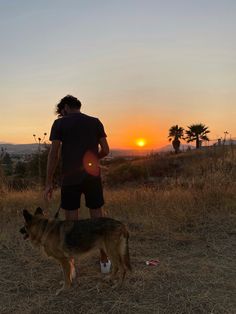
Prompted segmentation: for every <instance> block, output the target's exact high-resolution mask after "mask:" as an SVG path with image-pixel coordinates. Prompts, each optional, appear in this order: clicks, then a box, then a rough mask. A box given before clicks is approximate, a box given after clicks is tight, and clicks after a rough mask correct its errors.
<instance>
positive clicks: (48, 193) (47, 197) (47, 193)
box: [44, 184, 53, 201]
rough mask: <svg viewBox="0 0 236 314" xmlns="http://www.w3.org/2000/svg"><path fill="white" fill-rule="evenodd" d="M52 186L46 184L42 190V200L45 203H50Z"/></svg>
mask: <svg viewBox="0 0 236 314" xmlns="http://www.w3.org/2000/svg"><path fill="white" fill-rule="evenodd" d="M52 192H53V186H52V184H48V185H46V187H45V190H44V199H45V201H50V200H51V198H52Z"/></svg>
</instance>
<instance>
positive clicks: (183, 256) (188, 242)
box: [0, 221, 236, 314]
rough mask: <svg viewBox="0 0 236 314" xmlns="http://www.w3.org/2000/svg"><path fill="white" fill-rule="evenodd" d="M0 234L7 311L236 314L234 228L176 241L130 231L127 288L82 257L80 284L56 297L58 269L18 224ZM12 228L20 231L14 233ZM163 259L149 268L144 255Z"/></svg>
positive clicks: (0, 308)
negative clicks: (24, 236)
mask: <svg viewBox="0 0 236 314" xmlns="http://www.w3.org/2000/svg"><path fill="white" fill-rule="evenodd" d="M5 227H6V229H5V228H4V229H5V230H8V234H5V235H4V234H2V236H1V242H0V243H1V244H0V249H1V254H0V269H1V278H0V304H1V305H0V312H1V313H2V314H3V313H9V314H10V313H35V314H36V313H40V314H41V313H50V314H52V313H57V314H59V313H86V314H89V313H171V314H174V313H201V314H202V313H236V284H235V282H236V266H235V265H236V263H235V261H236V250H235V243H236V242H235V240H236V233H235V232H233V231H232V230H231V231H228V232H226V231H225V230H222V232H219V230H218V231H217V233H215V232H214V228H213V229H212V230H213V231H208V233H207V235H204V234H201V236H199V235H196V234H193V233H191V234H183V233H181V234H177V233H176V234H174V235H172V237H171V238H161V237H160V236H158V235H155V234H150V233H143V232H142V231H141V230H140V231H138V230H136V231H133V233H132V237H131V241H130V251H131V252H130V253H131V258H132V264H133V269H134V271H133V273H132V274H130V275H129V276H128V278H127V281H126V283H125V285H124V287H123V288H121V289H117V290H112V289H111V288H110V286H108V285H107V284H104V283H103V281H102V280H101V278H102V277H101V274H100V273H99V267H98V264H97V263H96V260H97V258H96V256H93V257H90V258H89V259H87V260H84V261H82V262H81V272H80V279H79V283H78V284H76V285H75V286H74V287H73V288H72V289H71V290H70V291H69V292H65V293H63V294H62V295H60V296H55V291H56V289H57V288H58V287H59V281H60V280H61V278H62V277H61V271H60V268H59V267H58V266H57V264H56V263H55V262H54V261H53V260H49V259H47V258H45V257H43V256H42V255H41V254H40V253H39V252H38V250H37V249H33V248H32V247H31V246H30V244H29V241H23V240H22V238H21V235H20V234H18V229H17V230H16V228H18V224H17V227H15V226H13V225H12V223H11V222H10V221H9V222H7V223H6V226H5ZM14 230H15V232H13V231H14ZM150 258H159V259H160V265H159V266H157V267H150V266H146V265H145V260H146V259H150Z"/></svg>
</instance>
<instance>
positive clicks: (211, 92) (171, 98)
mask: <svg viewBox="0 0 236 314" xmlns="http://www.w3.org/2000/svg"><path fill="white" fill-rule="evenodd" d="M0 45H1V47H0V66H1V71H0V142H8V143H9V142H10V143H31V142H33V141H34V139H33V134H36V135H37V136H39V137H41V136H42V135H43V133H44V132H47V133H50V128H51V124H52V122H53V121H54V120H55V119H56V116H55V113H54V110H55V106H56V104H57V103H58V102H59V100H60V99H61V98H62V97H64V96H65V95H67V94H72V95H74V96H76V97H78V99H80V101H81V102H82V108H81V110H82V112H83V113H86V114H88V115H92V116H96V117H98V118H99V119H100V120H101V121H102V123H103V124H104V127H105V130H106V133H107V135H108V141H109V144H110V146H111V147H112V148H133V147H134V146H135V141H136V139H137V138H144V139H146V142H147V146H146V147H147V148H151V149H155V148H158V147H161V146H164V145H166V144H167V143H168V139H167V136H168V130H169V128H170V127H171V126H172V125H176V124H178V125H179V126H182V127H184V128H187V126H188V125H190V124H193V123H203V124H205V125H207V126H208V127H209V129H210V131H211V133H210V134H209V137H210V138H211V139H216V138H219V137H223V136H224V132H225V131H228V132H229V134H231V136H232V137H236V123H235V121H236V88H235V87H236V1H235V0H221V1H219V0H198V1H196V0H178V1H177V0H165V1H163V0H145V1H144V0H142V1H141V0H120V1H117V0H99V1H96V0H93V1H92V0H86V1H85V0H83V1H81V0H66V1H61V0H41V1H36V0H21V1H19V0H11V1H8V0H0Z"/></svg>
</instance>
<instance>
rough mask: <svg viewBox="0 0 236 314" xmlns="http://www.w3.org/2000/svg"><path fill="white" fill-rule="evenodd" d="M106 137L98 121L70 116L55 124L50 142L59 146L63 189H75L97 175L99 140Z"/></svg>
mask: <svg viewBox="0 0 236 314" xmlns="http://www.w3.org/2000/svg"><path fill="white" fill-rule="evenodd" d="M102 137H106V133H105V131H104V127H103V125H102V123H101V122H100V121H99V119H97V118H94V117H90V116H87V115H85V114H83V113H71V114H68V115H66V116H64V117H62V118H59V119H57V120H55V121H54V123H53V125H52V129H51V134H50V138H49V139H50V140H51V141H53V140H59V141H61V142H62V151H61V154H62V185H75V184H79V183H81V182H82V181H83V179H84V178H85V177H86V176H87V175H88V174H90V175H96V176H98V175H100V171H99V164H98V144H99V139H100V138H102Z"/></svg>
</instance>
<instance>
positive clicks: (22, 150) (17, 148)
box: [0, 142, 38, 155]
mask: <svg viewBox="0 0 236 314" xmlns="http://www.w3.org/2000/svg"><path fill="white" fill-rule="evenodd" d="M2 148H3V149H5V150H6V151H7V152H8V153H9V154H17V155H18V154H19V155H24V154H33V153H35V152H37V150H38V144H9V143H3V142H0V149H2Z"/></svg>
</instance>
